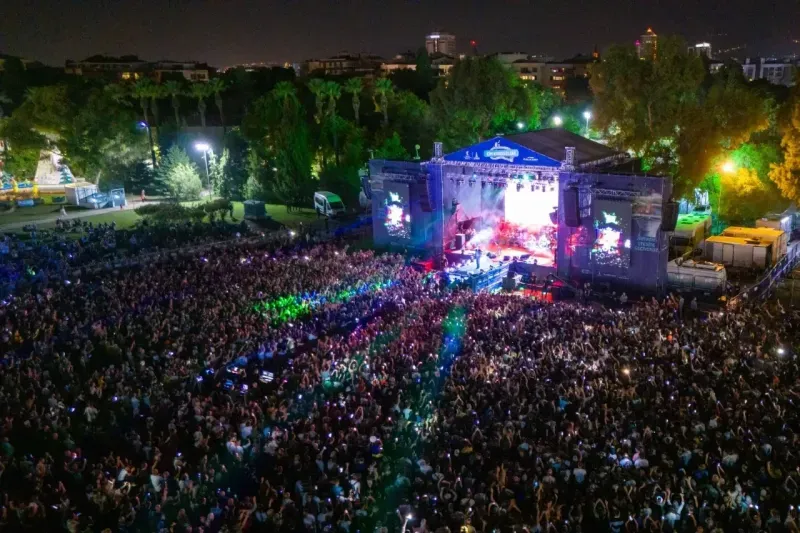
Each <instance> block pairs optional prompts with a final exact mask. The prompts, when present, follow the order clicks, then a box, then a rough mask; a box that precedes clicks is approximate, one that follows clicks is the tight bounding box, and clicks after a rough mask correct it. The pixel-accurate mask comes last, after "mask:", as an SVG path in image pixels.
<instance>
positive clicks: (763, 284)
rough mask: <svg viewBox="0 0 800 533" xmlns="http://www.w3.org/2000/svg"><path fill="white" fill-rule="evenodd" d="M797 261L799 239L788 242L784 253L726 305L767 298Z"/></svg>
mask: <svg viewBox="0 0 800 533" xmlns="http://www.w3.org/2000/svg"><path fill="white" fill-rule="evenodd" d="M798 263H800V240H798V241H792V242H790V243H789V246H788V247H787V251H786V255H784V256H783V257H781V258H780V260H778V262H777V263H775V265H773V266H772V268H770V269H769V270H767V271H766V272H765V273H764V274H763V275H762V276H761V277H760V278H758V280H756V282H755V283H752V284H751V285H748V286H747V287H745V288H744V289H742V290H741V291H739V294H737V295H736V296H734V297H733V298H731V299H730V301H729V302H728V305H729V306H731V307H736V306H739V305H744V304H746V303H747V302H756V301H760V300H764V299H766V298H768V297H769V296H770V294H772V291H773V290H774V289H775V286H776V285H777V283H778V282H779V281H780V280H782V279H783V278H784V277H786V276H787V275H788V274H790V273H791V272H792V271H793V270H794V269H795V267H797V265H798Z"/></svg>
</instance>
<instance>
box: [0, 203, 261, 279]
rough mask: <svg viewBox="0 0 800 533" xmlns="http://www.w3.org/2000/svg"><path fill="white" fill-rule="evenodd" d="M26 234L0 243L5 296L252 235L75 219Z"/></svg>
mask: <svg viewBox="0 0 800 533" xmlns="http://www.w3.org/2000/svg"><path fill="white" fill-rule="evenodd" d="M28 229H30V231H28V232H27V233H26V234H23V235H19V234H15V233H6V234H5V235H3V236H2V238H0V274H2V286H0V291H2V292H3V293H4V294H6V293H8V292H10V291H11V290H13V289H14V288H15V287H16V286H17V285H18V284H19V283H23V284H30V283H36V282H38V281H41V280H42V279H46V278H47V277H50V276H57V277H63V276H64V275H67V274H69V273H70V272H71V271H72V270H74V269H76V268H81V267H86V266H90V265H96V264H101V263H103V262H104V261H108V260H113V259H118V258H120V257H135V256H137V255H139V254H142V253H148V252H158V251H167V250H175V249H178V248H181V247H185V246H192V245H198V244H205V243H209V242H219V241H224V240H226V239H229V238H231V237H233V236H234V235H237V234H238V235H239V236H247V235H250V234H251V232H250V230H249V228H248V226H247V225H246V224H244V223H242V224H228V223H225V222H222V221H220V222H211V223H202V222H194V223H193V222H174V223H173V222H169V223H167V222H156V223H150V222H148V221H147V220H145V221H143V223H141V224H139V225H137V226H135V227H133V228H130V229H117V227H116V223H115V222H101V223H92V222H91V221H90V220H80V219H74V220H69V221H64V222H62V221H61V220H59V221H57V225H56V229H55V230H52V231H39V230H37V229H36V227H35V225H31V226H30V227H29V228H28Z"/></svg>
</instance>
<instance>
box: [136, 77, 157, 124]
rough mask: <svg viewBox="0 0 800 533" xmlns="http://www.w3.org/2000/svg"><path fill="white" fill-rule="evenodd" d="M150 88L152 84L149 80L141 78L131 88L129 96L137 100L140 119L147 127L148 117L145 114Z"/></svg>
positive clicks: (146, 113)
mask: <svg viewBox="0 0 800 533" xmlns="http://www.w3.org/2000/svg"><path fill="white" fill-rule="evenodd" d="M152 88H153V82H151V81H150V79H149V78H142V79H140V80H139V81H137V82H136V83H134V84H133V87H131V94H132V95H133V97H134V98H135V99H138V100H139V106H140V107H141V108H142V118H143V119H144V123H145V124H147V125H148V126H149V125H150V116H149V114H148V112H147V110H148V107H149V106H148V102H147V100H148V99H149V98H150V94H151V93H152V91H151V89H152Z"/></svg>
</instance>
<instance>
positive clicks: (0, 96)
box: [0, 93, 11, 175]
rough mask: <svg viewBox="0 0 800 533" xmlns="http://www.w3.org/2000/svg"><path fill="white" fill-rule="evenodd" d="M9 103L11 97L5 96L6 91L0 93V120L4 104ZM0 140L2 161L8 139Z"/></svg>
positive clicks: (3, 115)
mask: <svg viewBox="0 0 800 533" xmlns="http://www.w3.org/2000/svg"><path fill="white" fill-rule="evenodd" d="M10 103H11V98H9V97H8V96H6V93H0V120H3V117H5V112H4V111H3V106H4V105H6V104H10ZM2 141H3V143H2V144H3V161H5V159H6V150H8V140H7V139H2ZM2 174H3V172H2V171H0V175H2Z"/></svg>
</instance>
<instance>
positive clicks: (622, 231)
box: [591, 198, 631, 268]
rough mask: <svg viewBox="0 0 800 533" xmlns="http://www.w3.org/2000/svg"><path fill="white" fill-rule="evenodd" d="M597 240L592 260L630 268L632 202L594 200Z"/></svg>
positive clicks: (600, 263) (611, 265) (604, 264)
mask: <svg viewBox="0 0 800 533" xmlns="http://www.w3.org/2000/svg"><path fill="white" fill-rule="evenodd" d="M592 210H593V213H594V229H595V241H594V244H593V245H592V251H591V255H592V261H594V263H595V264H597V265H602V266H608V267H616V268H628V267H629V266H630V263H631V203H630V202H629V201H617V200H604V199H602V198H595V199H594V201H593V209H592Z"/></svg>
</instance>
